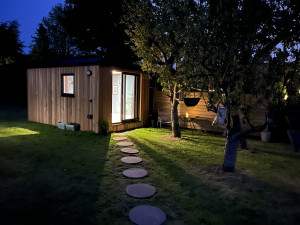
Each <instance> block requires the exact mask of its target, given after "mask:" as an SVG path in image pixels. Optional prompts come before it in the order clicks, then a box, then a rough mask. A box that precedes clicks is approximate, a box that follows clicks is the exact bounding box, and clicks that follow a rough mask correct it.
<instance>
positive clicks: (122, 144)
mask: <svg viewBox="0 0 300 225" xmlns="http://www.w3.org/2000/svg"><path fill="white" fill-rule="evenodd" d="M117 145H119V146H122V147H128V146H132V145H133V143H132V142H129V141H121V142H118V143H117Z"/></svg>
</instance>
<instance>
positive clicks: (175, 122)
mask: <svg viewBox="0 0 300 225" xmlns="http://www.w3.org/2000/svg"><path fill="white" fill-rule="evenodd" d="M176 88H177V87H176V85H175V86H174V89H173V94H172V97H173V98H172V102H171V122H172V135H173V136H174V137H178V138H181V132H180V127H179V119H178V104H179V102H178V100H177V99H176Z"/></svg>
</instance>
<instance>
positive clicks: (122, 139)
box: [114, 137, 127, 141]
mask: <svg viewBox="0 0 300 225" xmlns="http://www.w3.org/2000/svg"><path fill="white" fill-rule="evenodd" d="M114 140H115V141H124V140H127V137H114Z"/></svg>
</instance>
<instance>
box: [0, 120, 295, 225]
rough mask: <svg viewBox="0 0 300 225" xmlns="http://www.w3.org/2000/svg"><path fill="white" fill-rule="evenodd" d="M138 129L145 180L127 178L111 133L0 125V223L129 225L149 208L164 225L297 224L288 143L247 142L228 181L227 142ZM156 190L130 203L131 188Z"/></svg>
mask: <svg viewBox="0 0 300 225" xmlns="http://www.w3.org/2000/svg"><path fill="white" fill-rule="evenodd" d="M170 134H171V132H170V130H168V129H153V128H142V129H136V130H134V131H133V132H132V133H130V134H129V135H128V137H129V139H130V140H131V141H133V142H134V143H135V147H136V148H138V149H139V150H140V153H139V156H140V157H142V158H143V162H142V163H141V164H140V165H138V166H136V167H142V168H144V169H146V170H147V171H148V173H149V176H148V177H146V178H143V179H141V180H138V181H137V180H131V179H126V178H124V177H123V175H122V171H123V170H124V169H126V168H131V167H133V166H130V165H125V164H123V163H122V162H121V161H120V159H121V157H122V156H124V154H123V153H121V152H120V148H119V147H116V145H115V143H116V141H114V140H113V139H112V138H113V137H114V135H113V134H111V135H108V136H106V137H102V136H99V135H95V134H93V133H90V132H67V131H62V130H59V129H58V128H56V127H54V126H49V125H43V124H38V123H33V122H27V121H22V120H19V121H16V120H10V121H1V122H0V224H5V225H6V224H8V225H10V224H13V225H18V224H37V223H38V224H53V225H54V224H56V225H59V224H73V225H74V224H85V225H89V224H101V225H102V224H116V225H117V224H118V225H123V224H131V223H130V221H129V219H128V212H129V210H130V209H131V208H132V207H134V206H136V205H139V204H152V205H155V206H158V207H160V208H161V209H162V210H164V211H165V212H166V214H167V223H166V224H187V225H194V224H195V225H198V224H230V225H233V224H272V225H273V224H300V154H299V153H298V154H296V153H293V151H292V148H291V145H290V144H279V143H262V142H260V141H257V140H249V141H248V144H249V146H250V148H252V147H255V148H256V149H257V151H258V153H256V154H253V153H251V151H239V153H238V161H237V165H236V168H237V171H236V172H235V173H223V172H222V170H221V169H220V166H221V164H222V160H223V151H224V144H225V138H224V137H222V136H216V135H211V134H206V133H200V135H199V134H192V132H190V131H183V138H182V139H175V138H171V137H170ZM136 182H146V183H149V184H152V185H154V186H155V187H156V188H157V194H156V195H155V196H153V197H152V198H150V199H145V200H140V199H132V198H131V197H129V196H127V195H126V193H125V188H126V186H127V185H128V184H132V183H136Z"/></svg>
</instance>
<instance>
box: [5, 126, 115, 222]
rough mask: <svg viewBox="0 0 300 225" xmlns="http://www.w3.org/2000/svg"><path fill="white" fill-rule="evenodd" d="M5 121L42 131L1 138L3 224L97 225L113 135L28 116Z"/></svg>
mask: <svg viewBox="0 0 300 225" xmlns="http://www.w3.org/2000/svg"><path fill="white" fill-rule="evenodd" d="M0 125H1V126H2V127H3V126H5V125H6V127H16V126H17V127H20V128H23V129H28V130H31V131H38V132H39V134H35V135H20V136H9V137H2V138H0V223H1V224H7V225H10V224H12V225H21V224H46V225H47V224H55V225H60V224H64V225H65V224H66V225H68V224H72V225H74V224H76V225H77V224H80V225H81V224H82V225H83V224H84V225H87V224H88V225H90V224H97V223H98V221H97V214H98V211H97V210H98V209H97V201H98V199H99V198H100V197H101V193H99V186H100V185H101V180H102V177H103V176H104V171H103V170H104V165H105V160H106V154H107V151H108V146H109V141H110V135H108V136H105V137H101V136H99V135H95V134H93V133H90V132H67V131H62V130H59V129H57V128H56V127H54V126H50V125H43V124H37V123H33V122H25V121H24V122H19V121H18V122H9V123H8V122H3V123H1V124H0Z"/></svg>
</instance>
